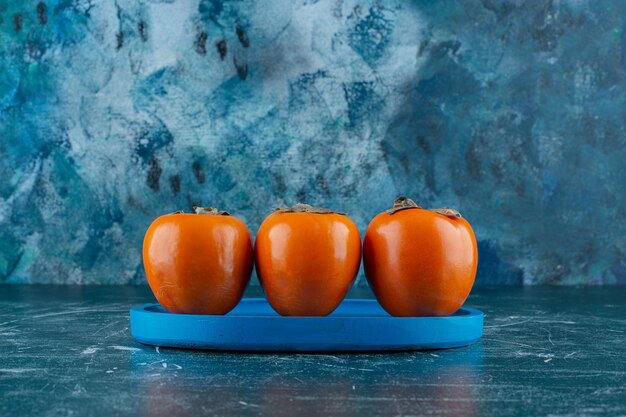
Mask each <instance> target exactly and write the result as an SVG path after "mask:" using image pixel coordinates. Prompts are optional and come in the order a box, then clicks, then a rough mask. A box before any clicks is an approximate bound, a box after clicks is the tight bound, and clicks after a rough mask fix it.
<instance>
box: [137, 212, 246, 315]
mask: <svg viewBox="0 0 626 417" xmlns="http://www.w3.org/2000/svg"><path fill="white" fill-rule="evenodd" d="M195 211H196V213H195V214H185V213H182V212H177V213H173V214H167V215H164V216H161V217H159V218H157V219H156V220H155V221H154V222H153V223H152V224H151V225H150V227H149V228H148V231H147V232H146V236H145V238H144V242H143V262H144V267H145V270H146V276H147V278H148V284H150V289H152V292H153V293H154V295H155V297H156V298H157V300H158V301H159V303H161V305H162V306H163V307H164V308H165V309H167V310H168V311H170V312H172V313H188V314H213V315H217V314H226V313H228V312H229V311H230V310H232V309H233V308H234V307H235V306H236V305H237V303H238V302H239V300H241V297H242V295H243V291H244V289H245V288H246V285H247V284H248V282H249V281H250V275H251V274H252V267H253V262H254V255H253V250H252V242H251V239H250V232H249V231H248V228H247V227H246V225H245V224H244V223H243V222H242V221H241V220H239V219H237V218H236V217H233V216H230V215H228V213H226V212H224V211H219V210H217V209H211V208H201V207H197V208H196V209H195Z"/></svg>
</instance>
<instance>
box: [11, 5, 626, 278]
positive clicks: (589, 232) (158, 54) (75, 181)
mask: <svg viewBox="0 0 626 417" xmlns="http://www.w3.org/2000/svg"><path fill="white" fill-rule="evenodd" d="M625 23H626V3H625V2H622V1H619V0H613V1H603V2H586V1H573V0H571V1H560V2H551V1H548V2H530V1H520V0H510V1H496V0H483V1H482V2H478V1H443V2H433V1H382V2H379V1H359V2H355V1H349V0H346V1H342V0H336V1H304V2H292V1H287V0H283V1H278V0H276V1H271V2H252V1H237V2H226V1H224V2H222V1H218V0H211V1H206V0H202V1H197V0H196V1H182V0H179V1H167V0H161V1H157V0H154V1H143V2H136V1H131V0H118V1H97V2H96V1H69V0H57V1H51V0H50V1H41V2H38V1H17V2H16V1H8V0H0V156H1V158H0V176H1V178H2V181H0V282H8V283H82V284H89V283H103V284H125V283H144V282H145V278H144V274H143V269H142V265H141V252H140V248H141V242H142V238H143V233H144V231H145V229H146V228H147V226H148V225H149V224H150V222H151V220H152V219H153V218H154V217H156V216H158V215H160V214H163V213H167V212H172V211H175V210H177V209H181V208H183V209H186V210H189V209H190V207H191V206H192V205H194V204H202V205H207V206H208V205H213V206H219V207H220V208H223V209H228V210H229V211H231V212H232V213H234V214H236V215H238V216H240V217H241V218H242V219H244V220H245V221H246V222H247V224H248V225H249V227H250V228H251V230H252V232H253V233H254V231H255V230H256V228H257V227H258V226H259V224H260V222H261V220H262V219H263V217H264V216H266V215H267V214H268V213H269V212H270V209H271V208H272V207H276V206H283V205H285V204H293V203H295V202H298V201H301V202H307V203H310V204H314V205H319V206H326V207H330V208H334V209H337V210H340V211H345V212H347V213H349V214H350V215H351V216H352V218H353V219H354V220H355V222H356V223H357V225H358V226H359V228H360V229H361V230H362V231H364V230H365V228H366V226H367V223H368V221H369V220H370V219H371V218H372V217H373V216H374V215H375V214H376V213H378V212H380V211H382V210H383V209H385V208H387V207H389V205H390V203H391V202H392V200H393V199H394V198H395V197H396V196H398V195H400V194H406V195H409V196H412V197H413V198H415V199H416V200H418V201H419V202H421V203H422V204H423V205H425V206H428V207H441V206H448V207H454V208H456V209H458V210H460V211H461V212H462V213H463V214H464V215H465V217H466V218H467V219H469V221H470V222H471V223H472V224H473V226H474V228H475V231H476V234H477V237H478V239H479V242H480V243H479V246H480V265H479V273H478V277H477V282H478V283H479V284H521V283H524V284H541V283H544V284H579V283H591V284H615V283H626V221H625V218H626V192H625V188H626V187H625V184H626V135H625V132H624V122H625V119H626V112H625V111H624V109H625V108H626V93H625V89H624V87H625V84H626V77H625V76H626V32H625V31H624V28H625Z"/></svg>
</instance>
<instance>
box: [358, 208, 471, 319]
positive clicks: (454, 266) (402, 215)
mask: <svg viewBox="0 0 626 417" xmlns="http://www.w3.org/2000/svg"><path fill="white" fill-rule="evenodd" d="M477 263H478V250H477V247H476V238H475V237H474V232H473V230H472V227H471V226H470V224H469V223H468V222H467V221H466V220H465V219H464V218H462V217H461V215H460V213H459V212H457V211H456V210H452V209H434V210H426V209H423V208H421V207H419V206H418V205H417V204H415V202H413V201H412V200H410V199H407V198H404V197H401V198H399V199H397V200H396V201H395V202H394V208H392V209H390V210H387V211H385V212H383V213H380V214H378V215H377V216H376V217H374V219H373V220H372V221H371V222H370V224H369V226H368V228H367V232H366V233H365V239H364V241H363V266H364V268H365V276H366V278H367V280H368V282H369V284H370V287H371V288H372V290H373V291H374V294H375V295H376V298H377V299H378V301H379V302H380V304H381V305H382V306H383V308H384V309H385V310H386V311H387V312H388V313H389V314H391V315H392V316H446V315H450V314H452V313H454V312H455V311H456V310H458V309H459V307H461V305H463V303H464V302H465V300H466V299H467V296H468V295H469V293H470V291H471V289H472V285H473V284H474V278H475V276H476V267H477Z"/></svg>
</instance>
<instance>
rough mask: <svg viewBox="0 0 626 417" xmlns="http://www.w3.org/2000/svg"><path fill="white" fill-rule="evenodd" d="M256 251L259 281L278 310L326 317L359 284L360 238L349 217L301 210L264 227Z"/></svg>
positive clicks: (279, 212)
mask: <svg viewBox="0 0 626 417" xmlns="http://www.w3.org/2000/svg"><path fill="white" fill-rule="evenodd" d="M254 250H255V260H256V271H257V275H258V277H259V281H260V282H261V285H262V287H263V289H264V291H265V296H266V298H267V300H268V301H269V303H270V305H271V306H272V308H274V310H276V311H277V312H278V313H279V314H281V315H283V316H326V315H328V314H330V313H332V312H333V310H335V309H336V308H337V306H339V304H340V303H341V301H342V300H343V299H344V297H345V296H346V294H347V293H348V291H349V290H350V287H351V286H352V284H353V283H354V280H355V278H356V275H357V273H358V271H359V265H360V262H361V237H360V235H359V231H358V229H357V227H356V225H355V224H354V223H353V222H352V220H350V218H348V216H346V215H344V214H341V213H336V212H333V211H331V210H327V209H319V208H314V207H311V206H309V205H306V204H296V205H295V206H294V207H291V208H284V209H276V212H274V213H272V214H270V215H269V216H268V217H267V218H266V219H265V220H264V221H263V223H262V224H261V226H260V228H259V231H258V233H257V236H256V241H255V248H254Z"/></svg>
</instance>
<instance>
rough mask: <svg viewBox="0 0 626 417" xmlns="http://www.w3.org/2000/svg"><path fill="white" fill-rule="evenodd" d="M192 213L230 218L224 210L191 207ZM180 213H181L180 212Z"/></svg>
mask: <svg viewBox="0 0 626 417" xmlns="http://www.w3.org/2000/svg"><path fill="white" fill-rule="evenodd" d="M193 211H194V212H195V213H196V214H206V215H209V216H230V213H229V212H227V211H224V210H220V209H217V208H215V207H198V206H193ZM181 213H182V211H181Z"/></svg>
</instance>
